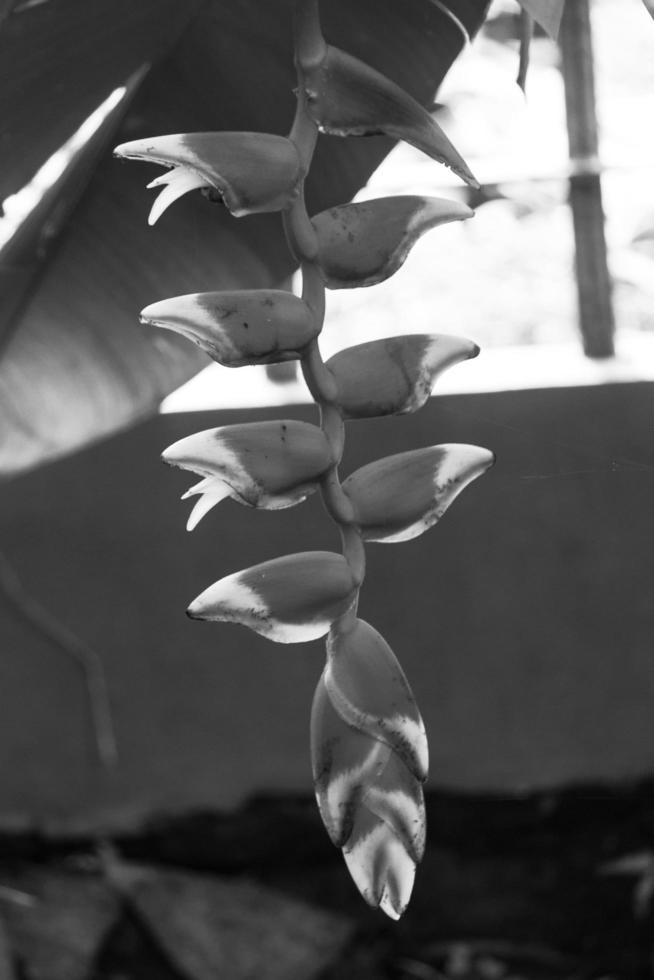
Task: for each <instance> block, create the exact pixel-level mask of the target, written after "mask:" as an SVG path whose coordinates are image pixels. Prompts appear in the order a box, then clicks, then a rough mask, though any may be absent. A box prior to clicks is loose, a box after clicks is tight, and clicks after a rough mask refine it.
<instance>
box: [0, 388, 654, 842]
mask: <svg viewBox="0 0 654 980" xmlns="http://www.w3.org/2000/svg"><path fill="white" fill-rule="evenodd" d="M653 405H654V386H653V385H651V384H640V385H638V384H632V385H614V386H609V387H605V388H585V389H558V390H547V391H525V392H512V393H505V394H488V395H466V396H452V397H441V398H436V399H432V401H431V402H430V403H429V405H428V406H427V407H426V408H425V409H423V410H422V411H421V412H419V413H418V414H417V415H415V416H411V417H406V418H398V419H390V420H375V421H372V422H359V423H352V424H350V425H349V426H348V439H347V455H346V459H345V464H344V467H343V472H344V473H347V472H349V471H351V470H352V469H353V468H355V467H356V466H357V465H360V464H361V463H363V462H366V461H369V460H371V459H374V458H376V457H378V456H380V455H384V454H387V453H391V452H398V451H401V450H404V449H408V448H411V447H417V446H421V445H429V444H433V443H437V442H451V441H460V442H474V443H478V444H479V445H483V446H488V447H490V448H492V449H494V450H495V451H496V453H497V455H498V463H497V465H496V467H495V468H494V469H493V470H492V471H491V472H490V473H489V474H487V475H486V476H484V477H483V478H482V479H481V480H479V481H478V482H477V483H475V484H473V485H472V486H471V487H469V488H468V489H467V490H466V491H465V492H464V494H463V495H462V496H461V498H460V499H459V500H458V501H457V502H456V503H455V504H454V506H453V507H452V510H451V511H450V512H449V513H448V515H447V516H446V517H445V519H444V520H443V522H442V524H440V525H439V526H438V527H436V528H434V529H432V530H431V531H430V532H429V533H428V534H426V535H424V536H423V537H421V538H419V539H417V540H415V541H413V542H409V543H406V544H402V545H371V546H370V547H369V551H368V556H369V571H368V577H367V580H366V583H365V586H364V590H363V593H362V599H361V615H362V616H363V617H364V618H365V619H368V620H369V621H370V622H371V623H373V624H374V625H375V626H376V627H377V628H378V629H379V630H380V631H381V632H382V633H383V634H384V635H385V636H386V638H387V639H388V640H389V642H390V643H391V645H392V646H393V648H394V649H395V652H396V653H397V655H398V657H399V658H400V660H401V661H402V663H403V665H404V668H405V670H406V672H407V674H408V676H409V679H410V681H411V683H412V685H413V688H414V691H415V693H416V695H417V697H418V700H419V703H420V706H421V709H422V712H423V714H424V717H425V721H426V724H427V728H428V732H429V736H430V743H431V751H432V766H431V773H432V774H431V777H430V779H431V782H432V783H433V784H434V785H440V786H451V787H459V788H469V789H475V790H479V789H488V790H500V791H509V792H513V791H516V790H518V791H519V790H524V789H527V788H530V787H543V786H549V785H556V784H560V783H567V782H570V781H577V782H578V781H582V782H585V781H590V780H597V779H599V780H611V781H613V780H616V779H622V778H630V777H634V776H640V775H645V774H651V773H652V772H654V643H653V636H654V599H653V595H654V542H653V538H654V442H653V440H652V434H653V431H654V430H653V423H652V418H653V417H654V415H653V411H652V407H653ZM264 415H265V416H266V417H275V416H286V417H300V418H311V417H312V413H311V409H306V410H304V409H302V410H297V409H289V410H288V411H283V410H281V411H278V410H276V411H275V412H272V411H271V412H268V413H265V412H252V413H246V412H239V413H233V412H225V413H220V414H218V415H216V414H208V413H207V414H205V413H201V414H193V415H178V416H164V417H160V418H158V419H156V420H154V421H152V422H150V423H148V424H146V425H143V426H141V427H139V428H137V429H135V430H132V431H131V432H129V433H127V434H124V435H122V436H120V437H117V438H114V439H112V440H110V441H108V442H105V443H103V444H102V445H98V446H96V447H94V448H93V449H91V450H88V451H86V452H84V453H82V454H80V455H78V456H75V457H74V458H71V459H69V460H66V461H63V462H60V463H57V464H54V465H52V466H50V467H47V468H44V469H43V470H41V471H38V472H36V473H34V474H32V475H30V476H26V477H23V478H21V479H19V480H16V481H15V482H14V483H12V484H10V485H7V486H5V487H4V488H2V490H1V491H0V542H1V543H2V549H3V550H4V552H5V554H6V555H7V556H8V557H9V558H10V560H11V561H12V563H13V564H14V566H15V568H16V570H17V571H18V573H19V574H20V576H21V579H22V581H23V583H24V585H25V586H26V587H27V588H28V589H29V590H30V592H31V593H32V594H33V595H34V596H35V597H37V598H38V599H39V600H40V601H41V602H42V603H43V604H44V605H46V606H47V607H48V608H49V609H50V610H51V611H52V612H54V613H55V614H56V615H57V616H58V617H59V618H60V620H61V621H62V622H63V623H65V624H66V625H67V626H69V627H70V628H71V629H73V630H74V631H75V632H76V633H77V634H78V635H79V636H80V637H82V638H84V639H85V640H86V641H88V642H89V643H90V644H91V645H92V646H94V647H95V648H96V649H97V650H98V651H99V653H100V654H101V656H102V660H103V663H104V668H105V671H106V674H107V678H108V683H109V687H110V693H111V698H112V703H113V709H114V713H115V720H116V727H117V733H118V739H119V748H120V763H119V765H118V767H117V768H116V769H115V770H114V771H112V772H105V771H103V770H102V769H101V767H99V765H98V763H97V758H96V755H95V750H94V744H93V739H92V734H91V728H90V722H89V712H88V705H87V701H86V700H85V695H84V687H83V682H82V678H81V674H80V671H79V668H78V667H77V666H76V665H75V663H74V662H72V661H71V660H70V659H69V658H67V656H66V655H65V654H63V653H61V652H60V651H59V650H58V649H56V648H54V647H53V646H52V645H51V644H49V643H48V642H46V641H45V640H44V639H43V638H42V637H40V636H39V635H38V634H37V633H36V632H35V631H34V630H33V629H32V628H31V627H29V626H28V625H26V623H25V622H24V621H23V620H22V619H21V618H20V617H19V616H17V615H16V614H15V612H14V611H12V609H11V607H10V606H9V604H8V603H7V601H6V597H4V596H0V648H1V651H2V652H1V658H0V678H1V680H0V767H1V771H2V780H1V782H0V824H2V825H4V826H8V825H10V824H12V823H21V822H24V821H25V820H29V821H30V822H33V823H35V824H47V825H49V826H52V827H56V826H59V827H61V826H66V827H68V828H70V827H72V826H78V827H83V826H87V825H89V824H92V825H95V826H96V827H97V826H105V825H111V826H117V825H118V824H128V823H130V822H133V821H134V820H136V819H138V818H139V817H140V816H141V815H143V814H148V813H153V812H161V811H171V810H172V811H175V810H182V809H188V808H191V807H200V806H219V807H227V806H230V805H232V804H234V803H235V802H236V801H238V800H239V799H241V798H242V797H243V796H244V795H246V794H248V793H250V792H253V791H257V790H266V789H272V790H282V789H292V790H298V791H307V792H308V791H310V768H309V756H308V732H307V730H308V721H309V710H310V704H311V697H312V693H313V688H314V686H315V683H316V680H317V678H318V676H319V674H320V671H321V668H322V662H323V647H322V642H315V643H312V644H307V645H304V646H276V645H273V644H270V643H268V642H266V641H265V640H263V639H260V638H259V637H257V636H255V635H254V634H252V633H250V632H249V631H246V630H244V629H242V628H239V627H236V626H226V625H217V624H205V623H198V622H192V621H190V620H188V619H187V618H186V617H185V615H184V609H185V606H186V604H187V602H188V601H189V600H190V599H191V598H193V597H194V596H195V595H196V594H197V593H198V592H200V591H201V590H202V589H203V588H205V587H206V586H207V585H208V584H209V583H211V582H213V581H215V580H216V579H217V578H219V577H220V576H222V575H224V574H226V573H228V572H230V571H233V570H236V569H238V568H243V567H245V566H247V565H249V564H253V563H255V562H258V561H262V560H265V559H267V558H272V557H275V556H277V555H280V554H283V553H286V552H292V551H296V550H303V549H314V548H327V549H337V548H338V537H337V534H336V532H335V530H334V529H333V527H332V526H331V525H330V523H329V521H328V519H327V517H326V516H325V514H324V512H323V510H322V506H321V504H320V502H319V501H318V500H310V501H308V502H307V503H305V504H303V505H302V506H300V507H297V508H294V509H291V510H288V511H284V512H281V513H277V514H275V513H263V512H262V513H258V512H254V511H250V510H247V509H245V508H243V507H239V506H238V505H237V504H235V503H233V502H232V501H228V502H226V503H224V504H222V505H221V506H220V507H219V508H217V509H216V510H215V511H213V512H212V514H211V515H210V516H209V517H207V518H205V520H204V522H203V523H202V524H201V525H200V527H199V528H198V530H196V531H195V532H194V533H193V534H191V535H188V534H187V533H186V532H185V530H184V524H185V519H186V514H187V512H188V509H189V508H188V502H184V503H180V502H179V500H178V496H179V494H180V493H181V492H182V490H183V489H185V488H186V487H187V486H188V485H189V481H188V479H187V477H186V476H185V475H184V474H182V473H179V472H176V471H172V470H169V469H167V468H166V467H164V466H162V465H161V464H160V463H159V461H158V454H159V452H160V451H161V450H162V449H163V448H164V447H165V446H167V445H168V444H169V443H170V442H172V441H173V440H175V439H177V438H179V437H181V436H182V435H185V434H187V433H190V432H192V431H196V430H198V429H202V428H206V427H209V426H211V425H217V424H225V423H229V422H233V421H242V420H251V419H254V418H259V417H262V416H264Z"/></svg>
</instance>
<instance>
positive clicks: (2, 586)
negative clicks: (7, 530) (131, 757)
mask: <svg viewBox="0 0 654 980" xmlns="http://www.w3.org/2000/svg"><path fill="white" fill-rule="evenodd" d="M0 591H1V592H2V593H3V594H4V595H5V597H6V598H7V600H8V601H9V603H10V604H11V605H12V606H13V608H14V610H15V611H16V612H17V613H19V615H20V616H22V617H23V619H24V620H25V621H26V622H27V623H29V625H30V626H32V627H33V628H34V629H35V630H36V631H37V632H38V633H40V634H41V636H44V637H45V638H46V639H48V640H50V642H51V643H53V644H54V645H55V646H57V647H59V649H60V650H62V651H63V652H64V653H67V654H68V655H69V656H71V657H72V658H73V659H74V660H76V661H77V663H78V664H79V666H80V667H81V669H82V671H83V674H84V679H85V682H86V690H87V693H88V698H89V705H90V708H91V720H92V724H93V730H94V733H95V743H96V748H97V752H98V758H99V760H100V763H101V765H102V766H103V767H104V768H106V769H110V768H112V767H113V766H115V765H116V763H117V762H118V747H117V744H116V734H115V730H114V722H113V716H112V712H111V704H110V701H109V693H108V690H107V681H106V678H105V674H104V669H103V666H102V661H101V660H100V657H99V656H98V654H97V652H96V651H95V650H93V649H92V647H90V646H88V645H87V644H86V643H84V642H83V641H82V640H80V639H79V637H77V636H76V635H75V634H74V633H72V632H71V631H70V630H69V629H68V627H66V626H64V625H63V623H61V622H59V620H58V619H56V618H55V616H53V615H52V613H50V612H48V610H47V609H45V608H44V607H43V606H42V605H41V604H40V602H38V601H37V600H36V599H35V598H34V597H33V596H32V595H30V593H29V592H27V590H26V589H25V588H24V586H23V585H22V583H21V581H20V579H19V578H18V575H17V574H16V572H15V570H14V568H13V566H12V565H11V564H10V562H9V560H8V559H7V557H6V555H4V554H3V553H2V552H0Z"/></svg>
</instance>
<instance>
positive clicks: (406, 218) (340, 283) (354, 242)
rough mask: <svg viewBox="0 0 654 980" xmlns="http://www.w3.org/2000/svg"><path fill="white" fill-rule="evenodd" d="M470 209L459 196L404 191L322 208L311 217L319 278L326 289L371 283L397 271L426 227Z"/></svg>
mask: <svg viewBox="0 0 654 980" xmlns="http://www.w3.org/2000/svg"><path fill="white" fill-rule="evenodd" d="M473 215H474V211H472V210H471V209H470V208H469V207H467V205H465V204H461V203H459V202H458V201H446V200H444V199H442V198H438V197H411V196H409V195H406V196H403V197H382V198H378V199H377V200H373V201H362V202H361V203H360V204H341V205H339V206H338V207H334V208H330V209H329V210H328V211H322V212H321V213H320V214H317V215H315V217H313V218H312V219H311V220H312V222H313V226H314V228H315V229H316V232H317V235H318V242H319V253H318V262H319V265H320V270H321V273H322V276H323V279H324V281H325V283H326V285H327V286H329V288H330V289H343V288H352V287H360V286H374V285H375V283H378V282H383V281H384V279H388V278H389V276H392V275H393V273H394V272H397V270H398V269H399V268H400V266H401V265H402V263H403V262H404V260H405V259H406V257H407V255H408V254H409V252H410V250H411V249H412V248H413V246H414V245H415V243H416V242H417V241H418V239H419V238H420V236H421V235H424V234H425V232H427V231H429V229H430V228H436V227H437V226H438V225H442V224H445V223H446V222H450V221H462V220H463V219H464V218H471V217H472V216H473Z"/></svg>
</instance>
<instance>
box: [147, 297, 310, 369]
mask: <svg viewBox="0 0 654 980" xmlns="http://www.w3.org/2000/svg"><path fill="white" fill-rule="evenodd" d="M141 322H142V323H147V324H151V325H153V326H155V327H163V328H164V329H166V330H173V331H175V333H179V334H181V335H182V336H183V337H186V338H187V339H188V340H192V341H193V343H194V344H197V346H198V347H200V348H201V349H202V350H203V351H205V352H206V353H207V354H209V356H210V357H212V358H213V360H214V361H218V363H219V364H224V365H225V366H226V367H242V366H243V365H246V364H269V363H271V362H272V363H275V362H278V361H289V360H294V359H295V358H297V357H299V356H300V354H301V351H302V350H303V349H304V348H305V347H306V346H307V344H308V343H309V342H310V341H311V340H313V338H314V337H316V336H317V334H318V333H319V330H320V324H319V323H317V322H316V320H315V318H314V316H313V313H312V312H311V310H310V309H309V307H308V306H307V304H306V303H305V302H304V301H303V300H302V299H300V297H299V296H294V295H293V293H290V292H287V291H286V290H282V289H242V290H233V291H229V292H216V293H190V294H188V295H186V296H174V297H172V298H171V299H164V300H161V301H160V302H159V303H152V304H151V305H150V306H146V308H145V309H144V310H142V311H141Z"/></svg>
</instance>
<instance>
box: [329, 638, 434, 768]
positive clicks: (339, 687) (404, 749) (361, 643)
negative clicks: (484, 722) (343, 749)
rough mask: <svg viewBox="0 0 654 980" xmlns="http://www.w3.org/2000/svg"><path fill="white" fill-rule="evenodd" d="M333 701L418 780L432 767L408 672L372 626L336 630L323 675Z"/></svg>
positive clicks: (353, 722) (352, 723)
mask: <svg viewBox="0 0 654 980" xmlns="http://www.w3.org/2000/svg"><path fill="white" fill-rule="evenodd" d="M323 676H324V681H325V688H326V689H327V693H328V695H329V699H330V701H331V703H332V705H333V706H334V708H335V709H336V711H337V712H338V714H339V715H340V716H341V718H342V719H343V720H344V721H345V722H346V723H347V724H348V725H351V726H352V727H354V728H356V729H358V730H359V731H362V732H365V734H366V735H369V736H370V737H371V738H377V739H380V740H381V741H382V742H385V743H386V744H387V745H389V746H390V747H391V748H392V749H393V751H394V752H396V753H397V754H398V755H399V757H400V758H401V759H402V760H403V761H404V763H405V764H406V765H407V766H408V768H409V770H410V771H411V772H412V773H413V775H414V776H415V777H416V779H419V780H421V781H424V780H425V779H426V778H427V770H428V768H429V750H428V748H427V736H426V734H425V726H424V725H423V722H422V718H421V717H420V712H419V711H418V707H417V705H416V702H415V698H414V697H413V694H412V693H411V688H410V687H409V684H408V681H407V679H406V677H405V676H404V671H403V670H402V668H401V667H400V664H399V663H398V661H397V658H396V657H395V654H394V653H393V651H392V650H391V648H390V647H389V645H388V643H387V642H386V640H385V639H384V638H383V636H381V634H380V633H378V632H377V630H375V629H373V627H372V626H370V624H369V623H366V622H364V621H363V620H362V619H357V620H356V623H355V625H354V627H349V628H348V629H346V630H339V629H338V628H335V629H333V630H332V631H331V632H330V634H329V636H328V638H327V666H326V667H325V673H324V675H323Z"/></svg>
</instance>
